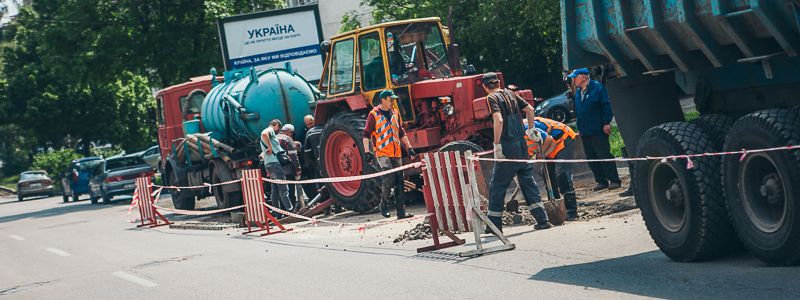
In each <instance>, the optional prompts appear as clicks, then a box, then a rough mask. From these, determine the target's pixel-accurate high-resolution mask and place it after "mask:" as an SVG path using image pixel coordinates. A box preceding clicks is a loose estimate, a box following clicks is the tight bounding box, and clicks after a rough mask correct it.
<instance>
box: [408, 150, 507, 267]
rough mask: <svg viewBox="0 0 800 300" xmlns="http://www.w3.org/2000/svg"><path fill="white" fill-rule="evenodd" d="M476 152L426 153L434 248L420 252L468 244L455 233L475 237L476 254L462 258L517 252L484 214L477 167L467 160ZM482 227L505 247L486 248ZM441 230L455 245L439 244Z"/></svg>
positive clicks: (426, 188) (427, 199) (425, 191)
mask: <svg viewBox="0 0 800 300" xmlns="http://www.w3.org/2000/svg"><path fill="white" fill-rule="evenodd" d="M470 157H472V152H471V151H467V152H466V154H463V153H461V152H459V151H454V152H436V153H423V154H422V160H423V161H424V162H425V166H426V167H425V170H424V171H423V172H422V177H423V180H424V181H425V184H424V185H423V191H422V192H423V195H424V197H425V206H426V207H427V209H428V213H430V214H431V215H432V216H431V218H430V223H431V232H432V233H433V245H431V246H427V247H423V248H419V249H417V252H425V251H432V250H439V249H443V248H447V247H453V246H457V245H462V244H464V240H463V239H460V238H458V237H456V235H455V234H454V233H453V231H461V232H469V231H472V232H474V233H475V245H476V247H477V249H476V250H472V251H467V252H462V253H459V255H460V256H474V255H482V254H487V253H491V252H497V251H505V250H513V249H514V248H515V245H514V244H512V243H511V242H510V241H509V240H508V239H507V238H506V237H505V236H504V235H503V233H502V232H500V230H499V229H498V228H497V227H495V226H494V225H493V224H492V223H491V222H489V219H488V218H487V217H486V216H485V215H484V214H483V212H481V210H480V201H479V197H480V193H479V192H478V188H477V185H476V184H475V183H476V182H477V179H476V176H475V168H476V167H475V163H474V161H472V160H468V159H467V158H470ZM482 224H486V226H489V228H490V229H491V230H492V231H493V232H494V233H495V234H496V235H497V236H498V237H499V238H500V240H501V241H502V242H503V245H499V246H494V247H490V248H483V244H482V242H481V238H480V231H481V230H482V229H483V226H482ZM439 230H441V231H442V232H443V233H444V234H445V235H447V236H448V237H449V238H450V239H452V241H451V242H447V243H440V242H439V234H438V232H439Z"/></svg>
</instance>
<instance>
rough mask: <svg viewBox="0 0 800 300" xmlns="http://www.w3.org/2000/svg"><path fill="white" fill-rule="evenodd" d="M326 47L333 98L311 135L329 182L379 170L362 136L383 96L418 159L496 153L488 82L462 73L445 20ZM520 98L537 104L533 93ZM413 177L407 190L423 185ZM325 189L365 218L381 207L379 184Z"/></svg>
mask: <svg viewBox="0 0 800 300" xmlns="http://www.w3.org/2000/svg"><path fill="white" fill-rule="evenodd" d="M322 48H323V52H325V53H327V55H326V61H325V69H324V71H323V76H322V79H321V80H320V83H319V90H320V91H322V92H323V93H325V94H326V95H327V96H326V98H325V99H324V100H320V101H319V102H318V103H317V105H316V110H315V112H314V114H315V124H316V125H319V126H318V127H315V129H312V130H310V131H309V132H308V135H321V136H320V139H319V140H320V142H319V149H318V150H319V151H318V168H319V169H320V173H321V175H322V176H323V177H340V176H354V175H360V174H365V173H366V174H368V173H371V172H374V171H375V167H374V166H372V165H370V164H368V163H367V162H366V160H365V159H364V157H363V155H364V153H363V149H364V148H363V145H362V139H361V131H362V130H363V128H364V126H365V123H366V116H367V114H368V112H369V110H370V109H371V108H372V107H373V106H374V105H377V103H379V100H380V99H378V93H379V92H380V91H382V90H384V89H391V90H394V92H395V93H396V94H397V95H398V96H399V99H398V101H397V109H398V111H399V112H400V115H401V117H402V124H403V126H404V128H405V129H406V132H407V134H408V137H409V139H410V141H411V144H412V145H413V146H414V147H415V150H416V152H418V153H420V152H426V151H442V150H461V151H466V150H472V151H473V152H476V151H482V150H484V149H489V147H491V141H492V131H491V128H492V122H491V118H490V116H489V108H488V104H487V102H486V98H485V97H486V93H485V92H484V90H483V88H482V86H481V81H480V80H481V77H482V75H481V74H474V73H475V72H474V70H473V72H464V71H463V70H462V68H461V66H460V57H459V51H458V46H457V45H455V44H451V43H450V39H449V36H448V31H447V28H446V27H443V26H442V24H441V22H440V20H439V18H425V19H414V20H405V21H397V22H390V23H384V24H379V25H373V26H368V27H365V28H359V29H356V30H354V31H350V32H346V33H342V34H339V35H336V36H334V37H333V38H331V40H330V42H327V41H326V42H325V43H323V47H322ZM467 69H469V68H467ZM473 69H474V68H473ZM469 73H472V74H469ZM501 83H502V76H501ZM517 93H518V94H520V95H521V96H522V97H523V98H525V99H526V100H527V101H529V102H531V103H532V102H533V93H532V92H531V91H530V90H524V91H517ZM323 126H324V127H323ZM365 170H366V172H365ZM416 172H417V173H418V172H419V171H416ZM410 173H411V174H410ZM413 173H414V171H411V172H408V171H407V172H406V175H407V176H409V177H408V178H409V180H408V181H409V184H407V186H412V185H414V186H416V187H419V186H421V184H422V182H421V177H420V176H418V175H419V174H413ZM326 188H327V190H328V191H329V192H330V193H331V195H332V196H333V197H334V198H335V199H336V200H337V202H338V203H339V205H342V206H344V207H345V208H348V209H350V210H354V211H358V212H365V211H369V210H372V209H374V208H375V207H376V206H377V205H378V201H379V196H378V193H379V190H380V189H379V187H378V179H372V180H364V181H350V182H341V183H329V184H327V185H326Z"/></svg>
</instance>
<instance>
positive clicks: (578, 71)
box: [567, 68, 589, 78]
mask: <svg viewBox="0 0 800 300" xmlns="http://www.w3.org/2000/svg"><path fill="white" fill-rule="evenodd" d="M578 75H589V69H587V68H580V69H575V70H573V71H572V73H570V74H569V75H567V77H569V78H575V77H578Z"/></svg>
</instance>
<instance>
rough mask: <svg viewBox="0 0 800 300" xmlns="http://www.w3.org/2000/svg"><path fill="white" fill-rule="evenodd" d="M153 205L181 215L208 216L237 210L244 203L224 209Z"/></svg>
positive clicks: (158, 208)
mask: <svg viewBox="0 0 800 300" xmlns="http://www.w3.org/2000/svg"><path fill="white" fill-rule="evenodd" d="M153 207H155V208H156V209H157V210H164V211H168V212H171V213H176V214H179V215H187V216H206V215H213V214H218V213H223V212H226V211H232V210H237V209H240V208H242V207H244V205H239V206H235V207H229V208H223V209H215V210H183V209H175V208H166V207H161V206H158V205H153Z"/></svg>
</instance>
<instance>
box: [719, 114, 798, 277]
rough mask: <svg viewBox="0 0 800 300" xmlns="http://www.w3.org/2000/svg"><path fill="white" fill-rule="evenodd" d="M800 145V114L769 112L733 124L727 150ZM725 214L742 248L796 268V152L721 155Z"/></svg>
mask: <svg viewBox="0 0 800 300" xmlns="http://www.w3.org/2000/svg"><path fill="white" fill-rule="evenodd" d="M799 144H800V111H799V110H797V109H770V110H764V111H759V112H755V113H752V114H749V115H746V116H744V117H742V118H741V119H739V120H738V121H736V123H735V124H734V125H733V128H732V129H731V131H730V134H728V138H727V139H726V141H725V147H724V149H725V151H738V150H741V149H763V148H773V147H782V146H786V145H799ZM722 167H723V169H722V170H723V171H722V175H723V180H722V182H723V184H724V186H725V196H726V198H727V204H728V210H729V212H730V216H731V219H732V220H733V225H734V227H735V228H736V232H737V233H738V235H739V239H740V240H741V241H742V244H744V246H745V247H746V248H747V249H748V250H749V251H750V252H751V253H752V254H753V255H754V256H756V257H757V258H758V259H760V260H762V261H764V262H766V263H769V264H773V265H797V264H800V150H798V149H794V150H781V151H773V152H759V153H749V154H747V155H745V156H744V157H741V156H740V155H728V156H725V158H724V159H723V162H722Z"/></svg>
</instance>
